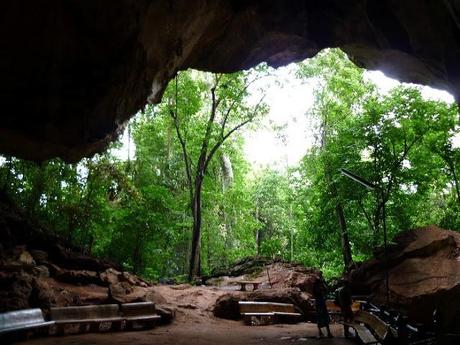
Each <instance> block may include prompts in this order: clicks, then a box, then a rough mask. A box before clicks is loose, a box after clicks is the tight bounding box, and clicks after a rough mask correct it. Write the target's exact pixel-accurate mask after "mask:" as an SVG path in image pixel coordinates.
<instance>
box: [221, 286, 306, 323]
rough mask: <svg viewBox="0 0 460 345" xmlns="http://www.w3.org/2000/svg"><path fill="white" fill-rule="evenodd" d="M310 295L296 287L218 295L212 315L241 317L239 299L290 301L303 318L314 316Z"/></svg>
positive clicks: (230, 318)
mask: <svg viewBox="0 0 460 345" xmlns="http://www.w3.org/2000/svg"><path fill="white" fill-rule="evenodd" d="M310 298H311V295H309V294H307V293H304V292H301V291H300V290H299V289H298V288H277V289H276V288H275V289H264V290H257V291H254V292H246V293H240V292H236V293H235V292H233V293H228V294H225V295H222V296H220V297H219V298H218V299H217V301H216V304H215V306H214V310H213V313H214V316H216V317H219V318H222V319H229V320H239V319H241V315H240V308H239V305H238V302H239V301H256V302H257V301H260V302H276V303H291V304H294V306H295V307H296V309H297V310H298V311H299V312H301V313H302V315H303V318H304V319H305V320H312V319H313V318H314V307H313V304H312V303H311V301H310Z"/></svg>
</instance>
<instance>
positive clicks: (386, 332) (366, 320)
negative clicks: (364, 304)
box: [354, 310, 394, 341]
mask: <svg viewBox="0 0 460 345" xmlns="http://www.w3.org/2000/svg"><path fill="white" fill-rule="evenodd" d="M354 319H355V321H357V322H360V323H363V324H365V325H366V326H368V328H370V329H371V331H372V332H373V333H374V334H375V335H376V336H377V337H378V339H379V340H381V341H385V340H387V339H389V338H392V337H393V336H394V333H393V332H392V329H391V328H390V326H389V325H388V324H387V323H386V322H385V321H383V320H382V319H381V318H379V317H378V316H377V315H374V314H371V313H369V312H367V311H364V310H359V311H357V312H356V313H355V316H354Z"/></svg>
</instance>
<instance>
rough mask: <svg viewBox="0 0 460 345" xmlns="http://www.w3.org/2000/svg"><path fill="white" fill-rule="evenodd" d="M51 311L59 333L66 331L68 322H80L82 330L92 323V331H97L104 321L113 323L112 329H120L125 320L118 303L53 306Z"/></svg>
mask: <svg viewBox="0 0 460 345" xmlns="http://www.w3.org/2000/svg"><path fill="white" fill-rule="evenodd" d="M50 313H51V319H52V320H53V321H55V323H56V327H57V333H58V334H63V333H64V326H65V325H67V324H74V325H76V324H78V325H79V326H80V331H86V329H87V326H88V325H90V331H92V332H97V331H99V329H100V324H101V323H103V322H108V323H111V328H112V330H119V329H120V328H121V322H122V321H123V318H122V317H121V316H120V315H119V308H118V304H105V305H89V306H82V307H60V308H51V310H50Z"/></svg>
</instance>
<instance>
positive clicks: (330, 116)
mask: <svg viewBox="0 0 460 345" xmlns="http://www.w3.org/2000/svg"><path fill="white" fill-rule="evenodd" d="M268 73H269V70H268V69H267V68H266V67H265V66H262V67H259V68H258V70H256V71H254V70H253V71H248V72H239V73H235V74H229V75H214V74H209V73H201V72H197V71H185V72H181V73H180V74H179V77H178V78H177V79H175V80H173V81H172V82H171V83H170V85H169V86H168V87H167V89H166V91H165V93H164V97H163V102H162V103H161V104H160V105H157V106H151V105H149V106H147V107H146V108H145V109H144V111H143V112H142V113H140V114H138V115H137V116H136V117H135V118H134V119H133V120H132V121H131V122H130V123H129V124H128V126H129V135H130V139H131V140H132V144H133V145H135V148H136V154H135V157H131V159H129V160H120V159H118V158H116V157H115V156H114V155H113V154H112V153H111V152H112V151H111V150H109V151H108V152H106V153H105V154H101V155H96V156H95V157H92V158H86V159H83V160H82V161H81V162H79V163H78V164H65V163H64V162H62V161H59V160H51V161H48V162H44V163H41V164H39V165H38V164H35V163H32V162H28V161H24V160H20V159H16V158H13V157H5V159H4V161H3V162H2V164H1V165H0V186H1V188H2V189H3V190H4V191H6V192H7V193H9V194H10V195H11V196H12V197H13V198H14V199H15V200H16V201H17V203H18V204H19V205H21V206H22V207H23V208H24V209H25V210H26V212H27V213H28V215H29V216H30V217H32V218H34V219H35V220H37V221H39V222H40V223H41V224H42V225H43V226H45V227H46V228H49V229H53V231H55V232H56V233H59V234H60V235H62V236H63V237H64V238H66V239H67V240H68V241H69V242H72V243H73V244H75V245H77V246H80V247H81V250H82V251H83V252H86V253H92V254H95V255H98V256H105V257H110V258H112V259H115V260H117V261H119V262H120V263H122V264H123V265H124V267H125V268H126V269H129V270H132V271H134V272H136V273H139V274H142V275H143V276H145V277H147V278H148V279H152V280H158V279H160V278H164V277H179V278H178V279H179V280H183V279H184V277H185V274H187V271H188V264H189V257H190V250H191V241H192V225H193V217H192V213H191V212H190V208H191V207H190V206H191V199H193V194H194V192H195V189H194V188H195V184H193V181H192V179H191V178H190V176H191V177H192V178H194V177H195V176H199V177H200V178H201V177H202V181H201V182H202V198H201V200H202V205H201V206H202V207H201V211H202V229H201V230H202V233H201V255H200V257H201V266H202V273H203V274H206V273H209V272H211V271H212V270H213V269H214V268H216V267H222V266H226V265H228V264H230V263H232V262H235V261H237V260H239V259H241V258H242V257H245V256H249V255H257V254H258V255H264V256H268V257H279V258H283V259H285V260H291V261H298V262H302V263H304V264H305V265H308V266H314V267H318V268H320V269H322V270H323V271H324V273H325V275H326V276H327V277H332V276H336V275H338V274H339V273H340V272H341V271H342V270H343V265H344V264H343V247H342V245H341V240H342V238H343V230H342V229H341V227H340V226H339V223H338V220H337V219H338V218H337V214H338V213H337V207H338V206H339V207H341V208H342V209H343V214H344V218H345V220H346V225H347V229H348V237H349V243H350V247H351V252H352V255H353V260H354V261H362V260H364V259H366V258H368V257H370V256H371V255H372V254H373V251H374V250H375V249H376V247H377V246H379V245H381V244H382V241H383V239H382V235H383V234H382V224H383V217H384V215H383V206H385V208H386V213H387V214H386V224H387V229H388V232H389V234H390V238H391V237H392V236H393V235H395V234H396V233H398V232H399V231H402V230H406V229H410V228H413V227H417V226H423V225H426V224H429V223H437V224H439V225H440V226H442V227H446V228H450V229H460V216H459V215H460V187H459V171H458V169H459V167H460V149H459V148H458V147H456V146H455V145H454V144H453V141H452V138H453V136H454V135H455V134H457V133H458V132H459V130H460V127H459V122H458V118H459V117H458V109H457V106H456V105H455V104H445V103H443V102H439V101H432V100H426V99H424V98H423V97H422V95H421V91H420V89H419V88H418V87H415V86H410V87H409V86H399V87H397V88H395V89H393V90H391V92H389V93H386V94H384V93H381V92H380V91H379V90H378V88H377V87H376V86H375V85H373V84H372V83H371V82H370V81H369V80H368V79H367V78H366V75H365V73H364V71H363V70H362V69H359V68H358V67H356V66H355V65H354V64H353V63H352V62H350V60H349V59H348V58H347V56H346V55H345V54H344V53H343V52H341V51H339V50H327V51H324V52H321V53H320V54H318V56H317V57H315V58H313V59H310V60H308V61H307V62H305V63H302V64H299V67H298V73H297V77H298V78H300V79H301V80H303V81H307V80H308V81H309V83H312V84H313V85H315V89H314V97H315V99H314V106H313V108H312V109H309V110H308V113H307V115H306V116H308V117H309V118H310V120H311V121H310V122H312V123H314V124H315V125H316V128H315V130H316V143H315V145H314V146H313V147H312V148H311V149H310V150H309V151H308V152H307V154H306V155H305V156H304V157H303V159H302V160H301V162H299V164H298V165H297V166H295V167H291V168H289V169H288V170H287V171H277V170H273V169H268V168H267V169H265V170H262V171H258V172H256V173H255V172H253V171H252V167H251V166H250V165H249V163H248V162H247V161H246V160H245V156H244V151H243V147H244V139H243V136H242V135H241V133H239V132H238V129H239V128H240V127H238V126H239V125H240V124H244V125H245V126H246V125H247V126H250V127H251V128H257V126H258V124H259V123H258V119H260V118H261V117H262V116H263V115H264V114H265V113H266V112H267V110H268V106H267V105H266V104H265V103H264V102H263V99H261V100H260V101H259V100H256V102H255V103H254V101H251V99H253V98H254V95H252V98H251V94H250V92H249V88H248V85H250V84H252V83H253V80H255V79H257V78H260V77H261V76H265V75H267V74H268ZM262 94H263V92H262ZM213 111H214V115H215V116H214V117H213V118H212V121H210V114H212V113H213ZM233 128H236V130H235V131H234V132H232V133H231V136H228V138H225V140H222V139H223V137H225V136H226V134H228V133H229V131H231V130H232V129H233ZM280 130H282V128H280ZM178 134H181V138H179V137H178ZM181 140H182V141H181ZM204 143H206V145H207V146H206V153H207V154H206V155H205V156H206V157H209V159H207V161H208V162H207V164H208V165H207V167H206V169H204V170H199V169H198V166H199V164H200V157H201V155H202V152H203V144H204ZM216 145H217V146H216ZM184 147H185V150H184ZM214 147H216V150H215V151H213V154H212V155H210V156H209V155H208V154H209V153H210V152H212V149H213V148H214ZM184 152H185V153H186V154H184ZM185 156H187V158H184V157H185ZM187 164H188V165H189V167H188V168H187ZM340 168H346V169H348V170H351V171H353V172H355V173H357V174H359V175H361V176H362V177H364V178H365V179H367V180H368V181H370V182H372V183H373V184H375V185H377V186H378V187H379V190H381V191H382V192H381V193H379V194H377V193H375V192H372V191H369V190H366V189H365V188H363V187H362V186H360V185H358V184H356V183H355V182H353V181H351V180H349V179H347V178H346V177H344V176H342V175H341V174H340V173H339V169H340ZM200 171H201V173H202V176H200V175H199V173H200ZM197 173H198V175H197ZM188 174H190V176H188ZM191 181H192V183H191ZM50 231H51V230H50Z"/></svg>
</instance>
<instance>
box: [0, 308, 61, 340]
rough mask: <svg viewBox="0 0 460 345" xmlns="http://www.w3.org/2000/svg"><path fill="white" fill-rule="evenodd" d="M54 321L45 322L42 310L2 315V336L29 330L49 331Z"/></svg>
mask: <svg viewBox="0 0 460 345" xmlns="http://www.w3.org/2000/svg"><path fill="white" fill-rule="evenodd" d="M51 325H54V321H45V319H44V318H43V313H42V311H41V309H38V308H34V309H23V310H16V311H9V312H6V313H1V314H0V335H2V336H3V335H5V334H8V333H14V332H22V331H28V330H36V329H42V330H46V331H48V330H49V327H50V326H51Z"/></svg>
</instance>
